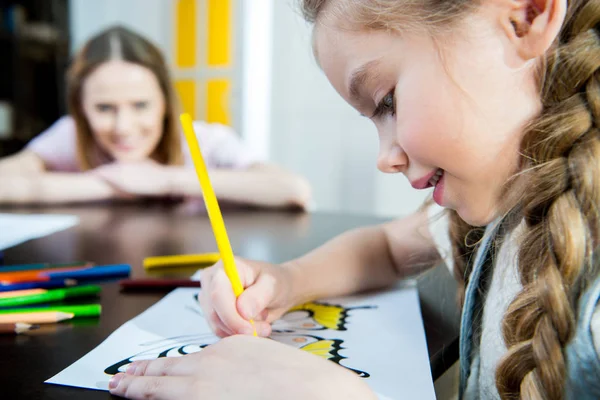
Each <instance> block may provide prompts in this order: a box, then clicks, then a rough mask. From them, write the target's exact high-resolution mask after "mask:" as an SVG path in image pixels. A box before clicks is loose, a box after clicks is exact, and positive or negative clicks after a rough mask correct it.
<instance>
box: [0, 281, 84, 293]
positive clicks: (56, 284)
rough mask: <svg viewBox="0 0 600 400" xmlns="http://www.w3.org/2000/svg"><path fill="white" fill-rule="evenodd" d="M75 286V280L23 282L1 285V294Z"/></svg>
mask: <svg viewBox="0 0 600 400" xmlns="http://www.w3.org/2000/svg"><path fill="white" fill-rule="evenodd" d="M75 285H77V281H76V280H75V279H53V280H50V281H46V282H23V283H15V284H10V285H0V292H9V291H15V290H26V289H55V288H61V287H67V286H75Z"/></svg>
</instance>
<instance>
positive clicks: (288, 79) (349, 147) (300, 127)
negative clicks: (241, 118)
mask: <svg viewBox="0 0 600 400" xmlns="http://www.w3.org/2000/svg"><path fill="white" fill-rule="evenodd" d="M294 3H295V1H294V0H277V1H275V6H274V11H273V14H274V26H273V33H274V37H273V67H272V75H273V80H272V83H271V87H272V92H271V100H272V121H271V158H272V159H273V160H274V161H276V162H278V163H280V164H283V165H284V166H286V167H288V168H290V169H292V170H295V171H297V172H300V173H302V174H303V175H305V176H306V177H307V178H308V179H309V180H310V182H311V183H312V185H313V189H314V197H315V206H316V209H318V210H333V211H345V212H357V213H371V214H373V213H374V214H378V215H392V216H393V215H402V214H407V213H409V212H411V211H412V210H414V209H416V208H417V207H418V206H419V205H420V204H421V203H422V202H423V200H424V198H425V196H426V194H427V193H426V192H417V191H415V190H413V189H412V188H411V187H410V185H409V184H408V182H407V181H406V179H405V178H404V177H403V176H400V175H393V176H392V175H385V174H382V173H380V172H379V171H378V170H377V169H376V157H377V151H378V142H377V134H376V131H375V127H374V126H373V124H372V123H371V122H370V121H369V120H368V119H366V118H364V117H360V116H359V114H358V112H357V111H356V110H354V109H353V108H351V107H350V106H349V105H347V104H346V103H345V102H344V100H343V99H342V98H341V97H340V96H339V95H338V94H337V93H336V92H335V90H334V89H333V88H332V87H331V85H330V84H329V82H328V81H327V79H326V78H325V76H324V74H323V73H322V72H321V70H320V69H319V68H318V66H317V64H316V62H315V60H314V58H313V55H312V51H311V30H310V27H309V26H308V25H307V24H306V23H305V22H304V21H303V19H302V18H301V16H300V15H299V13H298V12H297V10H296V9H295V8H294V7H295V5H294Z"/></svg>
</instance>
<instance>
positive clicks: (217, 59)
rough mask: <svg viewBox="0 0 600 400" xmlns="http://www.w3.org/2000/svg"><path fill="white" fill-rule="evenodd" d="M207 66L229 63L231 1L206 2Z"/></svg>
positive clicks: (216, 0)
mask: <svg viewBox="0 0 600 400" xmlns="http://www.w3.org/2000/svg"><path fill="white" fill-rule="evenodd" d="M207 60H208V65H209V66H211V67H217V66H218V67H226V66H229V64H230V63H231V0H208V57H207Z"/></svg>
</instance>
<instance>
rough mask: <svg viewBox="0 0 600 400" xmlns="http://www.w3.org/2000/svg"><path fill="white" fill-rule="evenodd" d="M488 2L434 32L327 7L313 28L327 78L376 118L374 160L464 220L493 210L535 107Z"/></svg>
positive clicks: (530, 77)
mask: <svg viewBox="0 0 600 400" xmlns="http://www.w3.org/2000/svg"><path fill="white" fill-rule="evenodd" d="M490 8H491V7H486V6H485V5H482V6H481V7H480V9H479V10H478V11H477V12H476V13H474V14H473V15H470V16H468V17H466V20H465V21H462V23H460V25H459V26H458V27H457V29H454V31H453V32H454V33H452V35H445V36H444V37H440V38H438V39H437V41H436V40H434V39H433V38H432V37H431V36H430V35H428V34H411V33H409V32H403V33H401V34H392V33H389V32H383V31H373V30H369V31H367V30H356V29H347V28H344V27H342V25H341V24H343V22H341V23H340V21H336V20H335V19H334V18H333V17H331V18H329V19H327V17H326V18H325V20H323V21H321V22H322V23H320V24H317V26H316V28H315V53H316V54H317V57H318V60H319V63H320V65H321V67H322V68H323V70H324V72H325V74H326V75H327V78H328V79H329V81H330V82H331V83H332V85H333V86H334V87H335V89H336V90H337V91H338V93H339V94H340V95H341V96H342V97H343V98H344V99H345V100H346V101H347V102H348V103H350V105H352V106H353V107H354V108H356V109H357V110H358V111H359V112H360V113H361V114H363V115H365V116H366V117H369V118H370V119H371V120H372V121H373V123H374V124H375V126H376V128H377V132H378V135H379V142H380V151H379V157H378V160H377V167H378V168H379V169H380V170H381V171H383V172H387V173H399V172H400V173H403V174H404V175H405V176H406V177H407V178H408V180H409V181H410V183H411V185H412V186H413V187H414V188H415V189H425V188H429V187H432V186H433V187H435V189H434V193H433V197H434V199H435V201H436V202H437V203H438V204H440V205H442V206H444V207H448V208H451V209H454V210H456V211H457V212H458V213H459V215H460V216H461V218H463V219H464V220H465V221H466V222H468V223H470V224H472V225H485V224H487V223H489V222H490V221H491V220H493V219H494V218H495V217H496V216H497V215H498V213H499V211H500V210H499V206H500V200H502V199H501V196H502V195H503V194H504V193H503V185H504V184H505V183H506V182H507V179H509V178H510V177H511V176H512V175H513V174H514V173H515V172H517V169H518V164H519V155H518V154H519V153H518V152H519V144H520V141H521V138H522V135H523V131H524V126H525V124H526V123H527V122H528V121H529V120H531V119H532V117H534V116H535V114H536V113H538V112H539V110H540V108H541V105H540V100H539V95H538V93H537V89H536V80H535V78H534V76H535V75H534V66H533V65H532V64H531V63H523V62H522V61H520V58H519V56H518V55H517V54H516V52H515V51H514V49H512V46H511V42H510V40H509V39H508V36H507V33H506V30H505V29H506V27H505V26H503V25H501V24H500V23H499V21H497V20H496V19H497V18H496V17H495V16H496V14H495V13H494V12H493V10H492V11H490V10H489V9H490ZM436 44H437V45H436Z"/></svg>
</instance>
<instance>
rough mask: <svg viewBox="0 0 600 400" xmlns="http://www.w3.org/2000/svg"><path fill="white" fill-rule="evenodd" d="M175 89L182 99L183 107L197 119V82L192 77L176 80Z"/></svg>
mask: <svg viewBox="0 0 600 400" xmlns="http://www.w3.org/2000/svg"><path fill="white" fill-rule="evenodd" d="M175 89H176V90H177V93H178V94H179V99H180V100H181V108H182V109H183V111H184V112H186V113H188V114H190V116H191V117H192V119H196V82H195V81H193V80H191V79H185V80H178V81H175Z"/></svg>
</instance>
